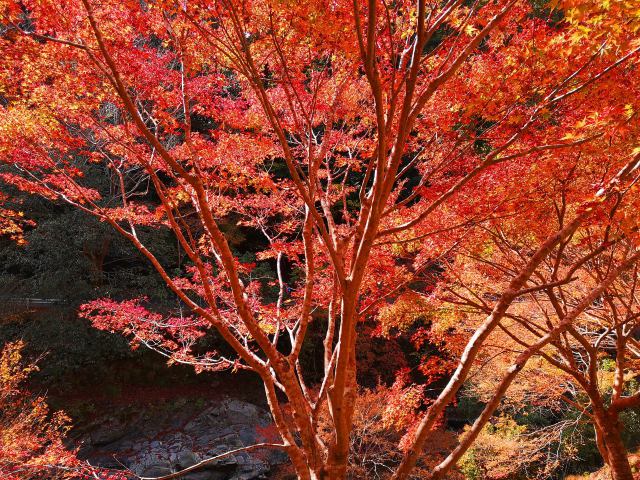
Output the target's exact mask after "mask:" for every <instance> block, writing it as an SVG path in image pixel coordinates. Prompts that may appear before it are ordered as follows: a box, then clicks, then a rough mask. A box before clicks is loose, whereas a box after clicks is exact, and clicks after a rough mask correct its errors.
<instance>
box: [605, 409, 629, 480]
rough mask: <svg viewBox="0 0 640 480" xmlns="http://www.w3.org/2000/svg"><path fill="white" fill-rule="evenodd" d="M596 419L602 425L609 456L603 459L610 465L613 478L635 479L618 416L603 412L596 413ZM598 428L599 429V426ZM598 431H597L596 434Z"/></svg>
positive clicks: (619, 479)
mask: <svg viewBox="0 0 640 480" xmlns="http://www.w3.org/2000/svg"><path fill="white" fill-rule="evenodd" d="M596 419H597V423H598V424H599V425H600V426H599V430H600V433H601V435H602V443H603V444H604V446H605V448H606V453H607V457H605V458H603V460H604V461H605V463H606V464H607V466H608V467H609V471H610V472H611V478H612V480H633V473H632V472H631V465H630V464H629V457H628V455H627V449H626V448H625V447H624V444H623V443H622V438H621V436H620V424H619V422H618V416H617V415H615V414H614V415H612V414H610V413H609V412H604V413H603V414H596ZM596 429H597V430H598V427H596ZM598 433H599V432H598V431H596V435H597V434H598Z"/></svg>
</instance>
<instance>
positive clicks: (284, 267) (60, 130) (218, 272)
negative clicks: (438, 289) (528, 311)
mask: <svg viewBox="0 0 640 480" xmlns="http://www.w3.org/2000/svg"><path fill="white" fill-rule="evenodd" d="M603 12H605V13H606V14H603ZM0 13H1V14H2V15H3V17H2V20H1V21H2V24H3V27H2V28H3V30H2V37H1V39H0V54H1V55H2V57H3V61H2V68H1V69H0V79H1V85H2V90H1V91H0V94H1V95H2V98H3V102H2V104H3V106H2V107H1V108H2V115H1V117H0V158H1V159H2V162H3V163H4V164H5V166H6V168H4V169H3V170H2V171H1V172H0V179H1V180H2V181H4V182H5V183H7V184H10V185H12V186H13V187H15V188H18V189H20V190H24V191H28V192H31V193H34V194H40V195H43V196H45V197H47V198H50V199H55V200H62V201H65V202H67V203H69V204H72V205H74V206H76V207H77V208H79V209H81V210H83V211H85V212H86V213H88V214H90V215H94V216H96V217H98V218H99V219H100V220H102V221H104V222H106V223H108V224H110V225H111V226H112V227H113V228H114V229H115V230H116V231H117V232H119V233H120V234H121V235H122V236H124V237H125V238H127V239H128V240H129V241H131V242H132V244H133V245H135V246H136V247H137V249H138V250H139V251H140V253H141V254H142V255H143V256H144V257H146V258H147V259H148V261H149V262H150V263H151V264H152V265H153V267H154V268H155V269H156V270H157V271H158V273H159V275H160V276H161V277H162V279H163V280H164V281H165V283H166V284H167V286H168V287H169V288H170V289H171V291H173V292H174V293H175V295H176V296H177V297H178V299H179V301H180V305H181V307H186V308H187V309H188V310H189V313H188V314H187V313H184V312H185V310H184V309H183V308H179V309H176V312H172V313H170V314H167V313H166V312H162V313H161V312H156V311H153V308H152V306H151V305H149V304H148V302H146V301H145V299H143V298H137V299H124V300H123V299H117V300H116V299H100V300H96V301H94V302H91V303H89V304H87V305H85V306H84V307H83V310H82V314H83V315H84V316H87V317H89V318H91V319H92V321H93V322H94V325H96V326H97V327H98V328H103V329H107V330H111V331H119V332H124V333H126V334H128V335H130V336H131V337H132V339H133V340H132V341H133V343H134V344H144V345H146V346H148V347H150V348H153V349H155V350H157V351H159V352H161V353H162V354H164V355H166V356H168V357H169V358H170V361H172V362H183V363H189V364H193V365H195V366H196V368H198V369H208V370H215V369H222V368H234V369H248V370H251V371H253V372H255V373H256V374H257V375H259V376H260V378H261V380H262V382H263V384H264V387H265V393H266V396H267V400H268V402H269V406H270V408H271V413H272V416H273V419H274V422H275V425H276V428H277V430H278V433H279V435H280V437H281V440H282V443H281V444H278V445H270V447H275V448H283V449H284V450H285V451H286V452H287V453H288V455H289V458H290V459H291V462H292V465H293V467H294V469H295V471H296V474H297V475H298V476H299V478H302V479H320V478H327V479H342V478H345V475H346V472H347V467H348V461H349V460H348V459H349V452H350V448H351V433H352V429H353V420H354V410H355V408H356V405H357V392H358V388H357V382H356V371H357V367H358V366H357V362H356V339H357V337H358V335H360V334H361V333H360V330H359V328H358V327H359V323H360V322H361V320H364V319H372V318H373V319H377V320H378V321H380V323H381V327H382V328H381V330H382V331H386V332H390V331H391V330H392V329H393V328H402V327H406V326H407V325H408V324H411V323H413V322H415V320H416V318H417V317H416V315H414V310H415V309H416V308H417V307H420V306H421V305H422V302H421V301H419V300H418V299H419V298H420V297H423V296H426V295H429V294H430V292H431V290H432V289H433V288H434V284H436V283H438V282H439V281H440V280H439V274H437V272H435V273H434V271H435V270H437V266H438V265H446V264H447V263H448V262H449V260H450V258H451V256H452V255H453V253H454V252H455V251H456V250H457V249H458V248H459V247H460V244H461V241H466V240H465V239H467V238H473V236H474V235H478V233H477V232H482V231H483V230H482V228H480V227H482V226H483V225H486V223H487V222H498V223H500V222H501V220H502V219H505V218H509V216H510V215H513V214H514V212H515V211H517V210H525V211H528V212H533V213H540V212H541V210H540V209H538V208H535V207H536V205H537V204H536V202H535V199H533V198H531V197H530V195H529V193H530V189H531V187H532V186H534V185H538V186H544V185H545V183H547V182H549V181H550V180H549V179H550V178H551V179H553V178H554V175H555V174H558V173H559V172H560V173H561V172H565V171H575V170H572V169H571V165H572V161H571V159H572V158H575V156H576V155H577V156H578V157H581V156H582V155H583V156H584V157H585V158H589V161H590V162H591V164H596V165H597V164H599V165H600V166H604V167H606V168H605V169H604V171H602V172H601V175H600V177H599V179H598V181H596V182H590V180H591V177H590V176H589V174H588V172H587V173H583V171H578V173H576V175H575V177H571V178H568V179H567V181H568V182H569V183H570V184H571V185H572V188H573V189H574V190H575V191H577V192H579V193H580V194H579V195H576V196H575V198H573V199H572V204H571V205H572V208H571V209H570V210H569V211H568V212H567V217H566V219H564V220H563V221H562V222H560V223H557V224H552V223H550V222H545V221H544V217H539V218H535V217H533V216H532V215H533V214H531V215H529V217H527V216H526V215H525V216H521V217H519V222H517V223H515V225H516V227H517V229H518V231H520V232H522V235H523V236H525V237H526V238H527V239H529V240H530V245H529V248H528V249H527V250H526V252H522V251H519V253H520V255H521V257H520V260H521V261H520V262H519V263H517V264H516V265H514V266H513V268H512V269H510V270H508V271H507V272H503V274H504V273H509V274H508V275H504V276H503V277H502V279H501V280H502V281H501V282H497V283H496V285H500V288H499V289H497V290H496V291H495V292H494V293H493V294H492V296H491V298H490V299H488V300H487V302H488V303H487V304H486V306H485V305H483V307H484V310H483V311H484V312H485V314H486V317H485V318H484V320H483V321H482V322H481V323H478V324H476V325H475V326H474V333H473V335H471V336H468V335H460V336H458V337H455V338H453V337H452V338H449V337H447V334H446V332H445V331H440V332H438V331H436V330H432V331H428V330H427V329H423V330H422V331H421V334H422V335H423V337H424V338H427V339H429V341H438V342H440V343H442V342H443V339H445V340H446V341H447V342H448V341H449V340H451V345H450V346H447V348H448V350H449V351H448V356H450V357H451V359H450V360H449V362H448V364H447V365H434V364H428V363H427V364H425V366H424V367H423V370H424V372H425V373H426V374H427V376H429V375H431V374H433V375H435V376H436V377H442V376H446V375H447V373H449V372H451V371H453V372H452V375H451V377H450V379H449V380H448V382H447V384H446V386H445V388H444V389H443V390H442V392H441V393H440V394H439V395H438V396H437V398H435V399H433V400H432V401H431V402H430V404H429V406H428V408H427V409H426V410H425V411H424V412H420V411H417V412H415V418H414V419H413V420H414V421H413V422H411V424H410V426H409V427H408V428H407V429H406V432H405V435H404V438H403V439H402V440H401V446H402V451H403V454H402V456H401V457H402V459H401V460H397V461H394V462H395V464H394V465H392V467H393V470H394V473H393V478H395V479H402V478H407V477H408V476H409V475H410V473H411V471H412V469H413V467H414V466H415V464H416V462H417V460H418V457H419V456H420V455H421V452H422V450H423V447H424V445H425V442H427V440H428V439H429V438H430V436H431V435H432V433H433V430H434V427H435V426H436V424H437V422H439V420H440V418H441V417H442V414H443V412H444V410H445V408H446V407H447V405H449V404H450V402H451V401H452V400H454V398H455V396H456V394H457V392H458V391H459V389H460V388H461V386H462V385H463V383H464V382H465V381H466V379H467V377H468V375H469V373H470V372H471V370H472V368H473V367H474V365H476V360H478V355H479V353H480V352H481V351H482V348H481V347H483V345H484V344H485V342H486V341H487V339H488V338H489V337H490V335H491V334H492V333H494V332H495V331H496V329H497V327H498V326H499V325H501V322H502V321H503V320H504V319H506V318H508V317H509V315H508V314H507V312H508V311H510V309H511V307H512V305H513V304H514V302H515V303H517V302H516V300H517V299H519V298H520V297H522V296H523V295H525V294H526V293H529V292H530V291H531V289H532V288H533V289H539V288H541V287H540V284H535V283H534V284H533V285H532V283H531V282H536V276H535V274H536V273H537V272H538V271H539V270H540V269H541V268H544V265H546V263H545V262H549V261H550V260H549V259H551V258H553V253H554V252H557V250H558V249H559V248H560V249H561V248H563V246H564V245H565V244H566V242H567V241H568V239H569V238H572V236H574V235H575V233H576V232H577V231H583V230H584V229H585V228H587V226H589V225H592V224H594V222H596V220H594V218H598V217H597V215H596V213H594V212H600V210H601V209H602V207H601V206H602V205H609V204H610V203H611V202H612V201H614V199H615V198H618V196H619V192H620V191H621V189H625V188H627V186H628V185H633V184H634V183H633V182H634V181H635V180H636V179H637V175H638V163H639V162H640V155H639V154H638V152H637V151H634V148H635V145H634V144H633V140H632V139H633V138H634V137H633V135H634V133H635V130H634V128H635V125H636V123H637V115H636V113H635V112H636V111H637V108H638V106H637V105H634V104H633V101H631V100H629V99H630V96H629V91H635V90H637V88H638V87H637V82H636V81H635V80H637V57H638V55H637V54H638V50H639V49H640V45H638V42H637V40H636V39H635V35H636V33H637V32H638V29H639V24H640V20H639V9H638V6H637V5H635V4H634V2H632V1H629V2H615V4H614V3H610V2H602V3H600V2H594V1H577V0H567V1H566V2H550V3H549V4H545V3H540V4H539V3H538V2H528V1H524V0H509V1H490V2H480V1H478V2H473V1H472V2H466V1H462V0H448V1H445V2H427V1H426V0H418V1H417V2H415V3H413V2H405V1H399V2H394V3H386V2H382V1H376V0H370V1H368V2H367V3H366V4H360V3H359V2H342V1H332V2H324V1H321V2H316V1H314V2H289V1H269V0H254V1H235V0H220V1H204V0H195V1H189V2H174V1H168V0H158V1H155V2H148V3H147V2H138V1H125V2H120V1H113V2H111V1H106V2H100V3H99V4H98V3H97V2H93V1H91V0H65V1H63V2H53V1H48V0H38V1H36V0H33V1H31V0H23V1H18V2H17V1H13V0H2V2H0ZM636 98H637V97H636ZM93 166H96V167H101V168H103V169H104V170H103V171H104V175H108V176H109V177H110V179H111V189H112V191H115V192H117V193H116V195H106V192H101V191H99V190H97V189H95V188H92V187H91V185H89V184H87V183H86V182H85V181H84V170H85V169H86V168H89V167H93ZM146 185H149V186H151V187H152V190H153V195H154V198H153V199H150V198H148V196H147V198H145V196H144V195H143V194H141V192H142V191H144V190H145V189H146ZM524 187H529V188H524ZM636 201H637V200H636ZM632 202H633V199H631V200H629V202H628V203H625V204H624V206H623V207H624V208H621V209H620V212H622V213H623V215H622V213H621V215H622V216H620V217H616V218H615V219H614V220H613V221H615V222H619V223H621V224H623V225H624V228H625V229H626V230H627V232H628V233H626V235H627V236H628V237H629V238H630V240H629V242H631V243H630V245H631V247H630V248H629V249H628V250H627V251H626V254H625V256H624V258H616V267H615V268H613V269H612V270H611V271H609V272H607V274H606V275H605V276H604V277H603V278H601V279H599V280H598V281H596V282H594V283H593V284H592V285H590V290H585V291H584V292H582V294H583V295H582V298H581V300H580V302H578V303H577V304H576V305H572V306H571V308H572V309H570V310H569V311H567V312H565V313H564V317H563V318H562V319H560V320H559V322H558V323H557V324H556V325H555V326H554V327H550V330H549V332H547V334H546V335H544V336H542V337H541V338H540V339H539V340H538V341H536V342H535V343H533V344H532V345H531V346H530V347H529V348H528V349H526V350H525V351H524V353H523V354H522V355H521V356H520V357H518V358H517V359H516V363H515V364H514V367H513V368H510V369H509V370H508V372H507V374H506V376H505V377H504V378H503V379H502V380H499V381H498V382H496V384H495V385H494V399H493V400H492V401H490V402H489V403H488V404H487V407H486V409H485V411H484V412H483V414H482V415H481V416H480V417H479V418H478V420H477V421H476V424H474V427H473V430H472V433H471V434H470V435H467V437H465V439H464V440H462V441H461V443H460V445H459V446H458V447H456V448H455V449H454V450H453V451H452V452H451V455H449V456H448V457H447V458H446V459H445V460H443V462H442V463H441V464H440V465H439V466H438V467H435V468H434V469H433V470H432V472H431V476H432V477H433V478H438V477H441V476H442V475H444V474H445V473H446V472H447V471H448V470H449V469H450V468H451V467H452V466H453V465H454V464H455V461H457V459H458V458H460V455H462V454H463V453H464V451H465V450H466V449H467V448H468V447H469V445H470V443H471V441H472V440H473V437H474V433H473V432H478V431H479V429H480V428H482V426H483V425H484V424H485V423H486V422H487V420H488V418H489V417H490V415H491V414H492V413H493V411H494V410H495V408H496V407H497V404H498V403H499V401H500V398H501V397H502V395H503V394H504V392H505V391H506V389H507V387H508V386H509V385H510V383H511V382H512V381H513V378H514V377H515V376H516V375H517V373H518V371H519V370H520V369H521V368H522V366H523V365H524V364H525V363H526V362H527V360H528V359H529V358H530V357H531V356H533V355H534V354H536V353H538V352H540V351H541V350H542V349H543V347H545V346H546V345H548V344H549V343H550V342H551V341H552V340H554V339H555V338H556V337H557V335H560V334H561V333H562V332H563V331H564V330H566V329H567V328H569V327H570V326H571V325H572V324H573V322H574V321H575V320H576V319H577V317H578V316H579V315H581V314H582V312H583V311H584V310H585V309H586V308H587V307H588V306H589V305H590V303H591V302H592V301H593V300H594V299H596V298H598V297H599V296H600V295H601V294H602V293H603V292H604V291H605V290H607V289H609V288H610V287H611V285H612V284H613V283H614V282H616V281H617V279H618V277H619V276H620V275H622V273H624V272H625V271H627V270H628V269H629V268H631V267H632V265H633V264H634V262H635V261H636V260H637V258H638V254H637V252H636V251H635V243H634V242H635V229H634V228H635V227H634V225H635V224H637V218H636V216H635V213H634V212H635V210H634V206H633V204H632ZM545 213H546V212H545ZM541 219H542V220H543V221H541ZM225 222H234V223H235V224H236V225H238V226H239V227H241V228H245V229H248V230H250V231H252V232H255V233H256V235H260V237H261V241H260V242H257V243H259V245H258V246H257V250H258V251H257V252H256V254H255V259H252V261H248V262H247V261H243V259H241V257H240V255H239V253H238V252H235V251H234V249H233V248H232V245H231V244H230V242H229V238H228V235H226V234H225V231H224V227H223V224H224V223H225ZM596 223H597V222H596ZM164 227H168V228H170V229H171V231H172V232H173V234H174V235H175V237H176V239H177V241H178V242H179V244H180V246H181V248H182V250H183V251H184V253H185V255H186V257H187V258H188V259H189V262H190V263H189V264H188V265H187V266H185V268H183V269H182V270H181V271H179V272H173V271H168V270H167V269H166V268H165V267H164V266H163V259H162V258H160V257H159V256H157V255H156V254H155V253H154V251H153V245H148V244H147V243H146V241H145V230H148V229H150V228H164ZM581 229H582V230H581ZM632 239H634V240H632ZM245 260H246V259H245ZM264 264H268V265H272V266H273V269H274V270H275V273H274V275H273V277H272V278H270V279H268V280H266V281H265V279H264V278H261V274H260V273H259V271H258V266H259V265H264ZM568 268H570V267H568ZM457 269H458V265H457V264H456V265H453V264H452V265H451V266H450V265H447V267H446V269H445V270H446V272H447V274H452V275H455V274H456V271H457ZM540 281H541V282H545V283H544V284H545V285H546V286H547V287H548V288H552V287H551V286H549V284H548V283H546V282H547V281H546V280H544V281H543V280H540ZM549 282H550V283H551V284H554V282H556V280H555V279H553V278H552V279H550V280H549ZM390 304H393V307H390V306H389V305H390ZM394 309H395V310H394ZM398 313H401V315H398ZM318 317H322V319H323V321H324V324H325V325H326V329H325V335H324V342H323V348H324V355H323V357H324V368H323V378H322V380H321V381H320V382H319V383H318V384H317V385H309V384H308V374H307V375H305V372H304V371H303V370H304V369H303V366H302V364H301V362H300V353H301V351H302V348H303V346H304V344H305V342H306V341H308V338H307V332H308V331H309V328H308V327H309V324H310V322H312V321H313V322H318V321H319V318H318ZM455 318H456V317H455V316H451V317H450V320H455ZM403 322H404V325H403ZM385 323H386V326H385ZM211 329H214V330H215V331H216V332H217V333H218V334H219V335H220V336H221V337H222V338H223V339H224V341H225V342H226V343H227V344H228V346H229V347H230V349H231V351H232V352H233V355H230V354H228V353H224V352H215V351H202V350H201V349H199V347H198V341H199V339H200V338H202V337H203V336H204V335H205V334H206V333H207V331H209V330H211ZM390 329H391V330H390ZM424 338H423V340H420V339H419V338H416V342H417V343H420V342H424V341H425V340H424ZM283 343H284V344H287V345H286V347H283V346H282V345H283ZM278 391H279V392H280V394H281V395H278ZM326 414H328V415H326ZM322 415H325V416H324V417H323V418H324V419H325V422H324V423H323V428H325V430H326V426H327V423H328V424H329V425H330V428H329V429H328V432H329V433H328V436H327V435H320V430H319V428H320V427H319V419H320V417H321V416H322ZM327 419H328V420H327ZM167 478H168V477H167ZM620 478H625V477H620Z"/></svg>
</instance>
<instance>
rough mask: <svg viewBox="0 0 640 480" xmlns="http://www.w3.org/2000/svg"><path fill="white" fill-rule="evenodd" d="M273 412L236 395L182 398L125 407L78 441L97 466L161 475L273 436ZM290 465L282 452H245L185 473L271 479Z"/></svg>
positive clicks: (203, 479)
mask: <svg viewBox="0 0 640 480" xmlns="http://www.w3.org/2000/svg"><path fill="white" fill-rule="evenodd" d="M270 426H271V416H270V414H269V413H268V412H267V411H266V410H265V409H263V408H262V407H260V406H257V405H255V404H253V403H250V402H247V401H244V400H239V399H235V398H231V397H226V398H221V399H216V400H208V401H206V402H203V401H202V400H200V401H198V402H192V401H189V400H188V399H179V400H177V401H174V402H170V403H168V404H166V405H163V406H162V407H155V408H153V409H146V410H141V411H136V410H135V409H126V408H120V409H119V410H118V411H117V412H114V413H113V415H110V416H109V417H106V418H100V419H96V420H95V421H94V422H92V424H90V425H86V426H85V427H84V428H83V429H82V430H83V431H82V432H81V433H79V434H77V435H76V438H75V441H76V443H77V444H78V445H80V450H79V455H80V457H82V458H83V459H86V460H88V461H89V462H90V463H91V464H92V465H95V466H100V467H106V468H112V469H117V470H122V469H127V470H129V471H130V472H131V473H132V478H135V476H136V475H139V476H145V477H156V476H162V475H167V474H169V473H173V472H176V471H179V470H182V469H185V468H187V467H190V466H192V465H195V464H197V463H198V462H200V461H202V460H204V459H207V458H210V457H213V456H216V455H220V454H222V453H226V452H228V451H231V450H236V449H239V448H242V447H246V446H249V445H254V444H256V443H261V442H271V441H273V438H268V437H269V433H268V432H270V431H271V430H270ZM284 462H286V455H285V454H284V453H283V452H282V451H279V450H273V449H264V450H253V451H250V452H239V453H237V454H233V455H230V456H227V457H225V458H223V459H220V460H219V461H217V462H215V463H211V464H207V465H206V466H204V467H203V468H201V469H198V470H196V471H193V472H190V473H188V474H187V475H185V476H184V477H182V478H184V479H185V480H253V479H266V478H270V476H269V473H270V471H271V470H272V468H273V467H274V466H276V465H280V464H282V463H284Z"/></svg>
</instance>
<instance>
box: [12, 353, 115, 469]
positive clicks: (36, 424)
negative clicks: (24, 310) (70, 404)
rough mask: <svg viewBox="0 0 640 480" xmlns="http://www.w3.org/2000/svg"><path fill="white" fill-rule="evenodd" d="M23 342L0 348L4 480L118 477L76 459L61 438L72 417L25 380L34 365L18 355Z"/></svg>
mask: <svg viewBox="0 0 640 480" xmlns="http://www.w3.org/2000/svg"><path fill="white" fill-rule="evenodd" d="M23 348H24V344H23V343H22V342H14V343H8V344H6V345H5V346H4V348H3V349H2V351H1V352H0V412H1V413H0V474H1V475H2V478H6V479H7V480H27V479H38V478H49V479H52V480H65V479H80V478H82V479H84V478H97V475H98V474H100V478H104V479H105V480H106V479H110V480H122V479H123V478H124V477H123V476H122V475H121V473H120V472H108V471H103V470H101V469H96V468H93V467H91V466H90V465H88V464H86V463H84V462H82V461H80V460H78V458H77V457H76V454H75V452H74V451H73V450H71V449H69V448H68V447H67V445H66V444H65V442H64V437H65V435H66V433H67V432H68V430H69V428H70V420H69V418H68V417H67V416H66V415H65V414H64V413H63V412H59V411H58V412H51V411H50V409H49V406H48V405H47V402H46V399H45V398H44V397H42V396H36V395H33V394H31V393H30V392H29V391H28V390H27V389H26V387H25V385H24V383H25V381H26V379H27V378H28V376H29V375H30V374H32V373H33V372H34V371H36V370H37V369H38V367H37V365H36V364H35V363H27V362H25V361H24V359H23V357H22V350H23Z"/></svg>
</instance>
